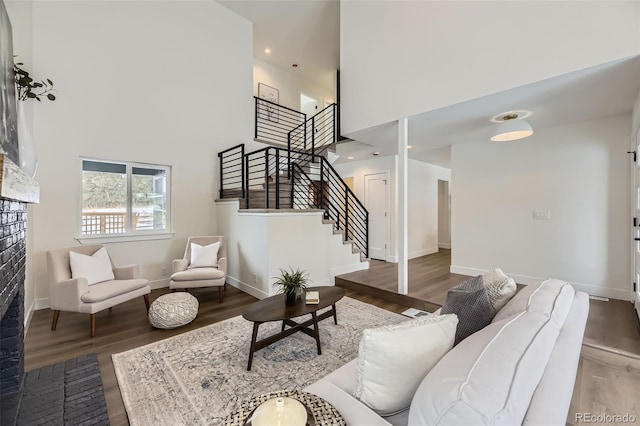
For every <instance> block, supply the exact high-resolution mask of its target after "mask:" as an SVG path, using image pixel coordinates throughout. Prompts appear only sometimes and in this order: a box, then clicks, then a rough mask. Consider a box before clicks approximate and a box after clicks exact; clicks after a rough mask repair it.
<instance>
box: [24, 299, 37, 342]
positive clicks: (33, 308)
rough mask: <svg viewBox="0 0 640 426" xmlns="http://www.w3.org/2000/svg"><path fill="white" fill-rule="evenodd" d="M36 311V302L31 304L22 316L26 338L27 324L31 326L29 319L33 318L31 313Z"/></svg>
mask: <svg viewBox="0 0 640 426" xmlns="http://www.w3.org/2000/svg"><path fill="white" fill-rule="evenodd" d="M35 309H36V301H35V300H34V301H33V302H31V306H29V309H27V312H26V313H25V315H24V337H25V339H26V338H27V331H29V324H31V318H33V311H34V310H35Z"/></svg>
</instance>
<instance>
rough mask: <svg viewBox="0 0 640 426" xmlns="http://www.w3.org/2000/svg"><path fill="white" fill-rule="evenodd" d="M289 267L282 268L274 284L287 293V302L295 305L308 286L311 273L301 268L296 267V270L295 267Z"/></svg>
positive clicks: (288, 304) (289, 304)
mask: <svg viewBox="0 0 640 426" xmlns="http://www.w3.org/2000/svg"><path fill="white" fill-rule="evenodd" d="M289 269H290V270H289V271H285V270H284V269H280V276H279V277H277V280H276V282H274V283H273V286H274V287H278V289H279V290H280V292H281V293H284V294H285V304H286V305H287V306H293V305H295V304H296V301H297V300H298V298H299V297H300V296H301V295H302V293H303V292H304V290H305V289H306V288H307V283H308V282H309V274H308V273H307V272H305V271H301V270H300V269H296V270H295V271H294V270H293V268H289Z"/></svg>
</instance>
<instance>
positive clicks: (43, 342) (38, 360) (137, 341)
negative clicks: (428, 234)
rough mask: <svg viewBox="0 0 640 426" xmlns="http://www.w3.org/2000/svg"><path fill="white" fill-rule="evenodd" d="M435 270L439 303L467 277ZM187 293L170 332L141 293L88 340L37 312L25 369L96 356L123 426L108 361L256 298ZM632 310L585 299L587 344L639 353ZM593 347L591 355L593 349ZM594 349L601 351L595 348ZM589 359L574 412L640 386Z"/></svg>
mask: <svg viewBox="0 0 640 426" xmlns="http://www.w3.org/2000/svg"><path fill="white" fill-rule="evenodd" d="M433 271H434V272H433V274H434V276H430V275H429V274H425V275H424V276H423V280H424V281H425V282H433V283H434V284H435V287H437V288H438V290H433V293H434V294H435V296H433V297H434V298H433V299H432V300H434V301H435V300H440V299H438V297H440V296H438V294H440V293H442V292H444V293H446V289H444V287H447V289H448V288H449V287H452V286H453V285H455V284H456V283H457V282H459V281H460V278H468V277H464V276H455V275H454V274H449V275H451V276H449V275H446V274H445V275H442V274H441V270H440V269H438V268H435V269H434V270H433ZM436 277H440V279H441V280H444V281H446V282H448V283H449V284H447V285H446V286H445V285H440V284H439V281H438V278H436ZM168 291H169V290H168V289H160V290H154V291H152V293H151V297H150V299H151V301H153V300H155V299H156V298H157V297H159V296H160V295H162V294H165V293H167V292H168ZM428 292H429V290H425V294H426V293H428ZM192 294H193V295H194V296H196V297H197V298H198V300H199V302H200V309H199V313H198V317H197V318H196V320H195V321H194V322H192V323H191V324H189V325H187V326H185V327H181V328H179V329H175V330H158V329H154V328H153V327H151V326H150V325H149V321H148V320H147V316H146V311H145V308H144V302H143V300H142V298H139V300H132V301H129V302H127V303H123V304H122V305H119V306H116V307H114V308H113V309H112V310H110V311H109V310H107V311H103V312H100V313H98V315H97V335H96V337H94V338H90V337H89V315H86V314H76V313H67V312H62V313H61V314H60V320H59V322H58V329H57V330H56V331H51V329H50V327H51V311H50V310H48V309H45V310H41V311H37V312H35V314H34V316H33V319H32V321H31V325H30V327H29V330H28V333H27V338H26V341H25V369H26V371H29V370H32V369H34V368H38V367H41V366H44V365H49V364H54V363H56V362H60V361H63V360H66V359H69V358H74V357H77V356H79V355H83V354H87V353H96V354H97V356H98V361H99V362H100V372H101V374H102V380H103V384H104V389H105V397H106V400H107V408H108V412H109V420H110V422H111V424H112V425H127V424H128V421H127V415H126V412H125V409H124V405H123V403H122V398H121V396H120V390H119V388H118V383H117V379H116V376H115V372H114V369H113V363H112V361H111V355H112V354H114V353H119V352H123V351H126V350H129V349H133V348H136V347H139V346H142V345H145V344H148V343H153V342H156V341H158V340H162V339H165V338H168V337H171V336H174V335H177V334H180V333H184V332H186V331H189V330H193V329H196V328H199V327H202V326H205V325H208V324H212V323H216V322H219V321H222V320H224V319H228V318H231V317H234V316H237V315H240V314H241V313H242V311H243V310H244V309H245V308H246V307H247V306H248V305H249V304H250V303H253V302H255V301H256V299H255V298H254V297H252V296H250V295H248V294H246V293H243V292H242V291H240V290H237V289H235V288H233V287H231V286H228V290H227V291H226V293H225V301H224V303H223V304H220V303H219V302H218V295H217V289H200V290H193V291H192ZM347 295H348V296H349V297H352V298H355V299H358V300H361V301H363V302H367V303H370V304H373V305H376V306H378V307H380V308H383V309H387V310H390V311H392V312H396V313H400V312H402V311H404V310H405V309H406V308H407V307H408V306H411V305H410V304H407V303H394V301H393V300H391V301H389V300H383V299H380V298H378V297H376V296H375V295H365V294H362V293H360V292H357V291H354V290H350V289H347ZM633 315H634V313H633V310H632V307H631V304H630V303H628V302H622V301H613V300H612V301H610V302H600V301H591V310H590V313H589V321H588V324H587V330H586V332H585V342H589V343H590V344H593V345H606V346H607V347H611V348H615V349H616V350H618V349H620V350H622V351H627V352H631V353H633V354H640V335H639V334H638V332H637V330H636V329H635V322H634V319H633V318H634V317H633ZM590 350H591V349H590ZM591 351H592V352H593V350H591ZM583 353H584V350H583ZM597 353H604V352H603V351H601V350H600V351H599V352H597ZM593 358H594V356H591V359H587V358H585V359H584V360H581V367H580V369H579V377H578V380H577V381H576V386H577V387H576V392H575V393H574V399H575V403H574V404H573V406H572V407H573V408H572V409H575V410H578V411H579V410H583V409H587V408H588V409H592V407H593V406H594V404H595V405H596V406H597V404H606V403H607V401H609V399H602V398H600V396H601V394H602V393H604V394H608V390H611V391H613V390H614V388H616V387H617V386H619V383H620V380H622V379H621V377H622V378H623V379H624V380H625V382H624V383H627V385H626V386H631V388H630V392H631V394H633V392H634V389H636V390H637V388H638V387H640V372H638V371H637V369H635V370H634V369H633V368H632V369H631V370H630V369H629V368H631V367H630V364H629V362H626V361H625V362H618V361H616V363H612V362H609V361H607V362H608V363H607V364H602V363H599V364H594V362H593V360H592V359H593ZM609 358H610V355H608V354H607V355H606V359H607V360H608V359H609ZM625 359H626V358H625ZM594 365H595V367H594ZM596 367H597V368H598V371H599V372H600V373H598V375H594V374H593V371H595V370H594V368H596ZM605 378H606V380H605ZM593 389H595V390H593ZM599 395H600V396H599ZM618 405H619V404H618ZM616 409H617V410H619V409H620V407H619V406H616ZM578 411H576V412H578Z"/></svg>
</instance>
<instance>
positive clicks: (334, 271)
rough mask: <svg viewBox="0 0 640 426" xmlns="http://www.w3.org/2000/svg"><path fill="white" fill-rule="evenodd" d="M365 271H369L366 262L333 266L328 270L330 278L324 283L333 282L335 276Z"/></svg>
mask: <svg viewBox="0 0 640 426" xmlns="http://www.w3.org/2000/svg"><path fill="white" fill-rule="evenodd" d="M365 269H369V262H368V261H367V262H358V263H352V264H351V265H343V266H335V267H333V268H330V269H329V275H330V276H331V278H330V279H328V280H325V281H330V282H333V277H335V276H336V275H342V274H348V273H349V272H356V271H362V270H365ZM314 284H315V283H314ZM316 285H320V284H316ZM323 285H324V284H323ZM327 285H333V284H327Z"/></svg>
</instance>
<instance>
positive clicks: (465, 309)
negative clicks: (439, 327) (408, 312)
mask: <svg viewBox="0 0 640 426" xmlns="http://www.w3.org/2000/svg"><path fill="white" fill-rule="evenodd" d="M440 313H441V314H442V315H444V314H456V315H457V316H458V327H457V329H456V340H455V343H454V346H455V345H457V344H458V343H460V342H461V341H463V340H464V339H466V338H467V337H468V336H470V335H472V334H473V333H475V332H476V331H478V330H481V329H483V328H484V327H486V326H487V325H489V324H490V323H491V320H492V319H493V317H494V316H495V314H496V311H495V309H494V308H493V305H492V304H491V301H490V300H489V295H488V293H487V289H486V288H485V287H484V285H483V284H482V275H478V276H477V277H475V278H471V279H470V280H467V281H465V282H463V283H461V284H458V285H457V286H455V287H453V288H452V289H451V290H449V291H448V292H447V299H446V300H445V301H444V305H442V309H441V311H440Z"/></svg>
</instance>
